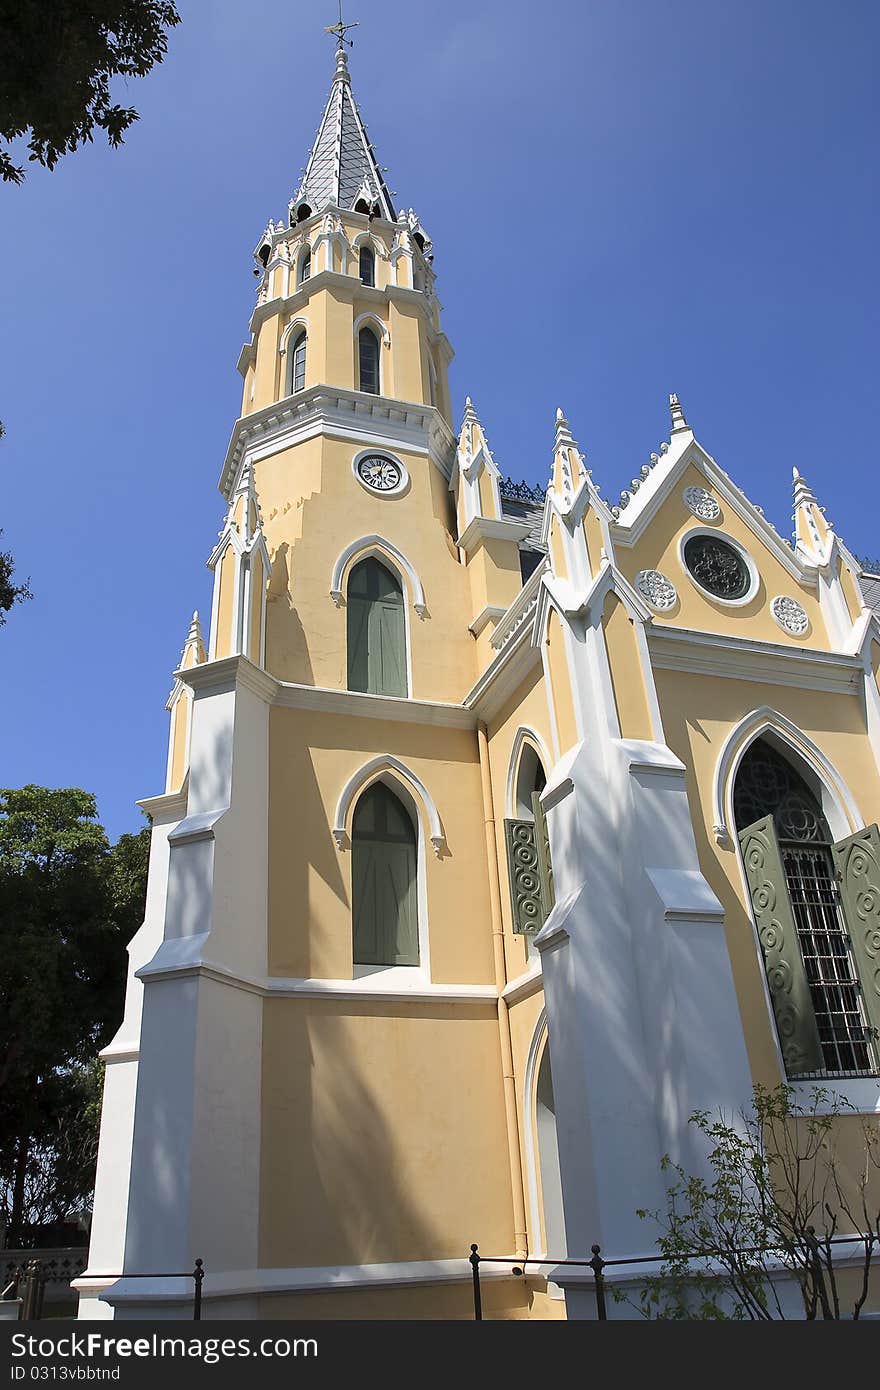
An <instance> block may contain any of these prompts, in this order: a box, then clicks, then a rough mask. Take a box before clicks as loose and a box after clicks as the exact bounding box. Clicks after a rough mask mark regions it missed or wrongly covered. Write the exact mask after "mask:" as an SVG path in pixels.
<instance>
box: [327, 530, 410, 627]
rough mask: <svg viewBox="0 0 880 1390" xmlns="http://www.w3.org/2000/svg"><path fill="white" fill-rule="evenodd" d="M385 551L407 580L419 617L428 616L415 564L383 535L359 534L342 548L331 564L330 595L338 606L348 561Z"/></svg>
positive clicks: (340, 601) (341, 598) (377, 554)
mask: <svg viewBox="0 0 880 1390" xmlns="http://www.w3.org/2000/svg"><path fill="white" fill-rule="evenodd" d="M383 552H384V553H385V554H386V555H387V557H388V558H389V559H391V560H392V561H393V562H394V563H396V564H397V566H398V567H399V569H400V570H402V571H403V573H404V574H405V575H406V577H407V579H408V580H409V585H410V593H411V596H412V606H413V608H414V609H415V610H416V612H417V613H418V615H419V617H420V618H426V617H427V616H428V605H427V603H426V601H425V591H424V589H423V588H422V581H421V580H420V579H419V576H418V574H417V572H416V568H415V565H413V564H412V563H411V561H409V560H408V559H407V558H406V556H405V555H404V553H403V551H402V550H398V548H397V546H396V545H395V544H394V543H393V541H389V540H386V539H385V537H384V536H377V535H370V536H361V537H360V538H359V539H358V540H356V541H351V542H350V543H349V544H348V545H347V546H346V547H345V549H344V550H343V552H342V554H341V555H340V556H339V558H338V559H337V561H336V564H335V565H334V566H333V573H332V575H331V577H330V597H331V598H332V600H333V602H334V603H335V604H336V607H337V608H339V607H341V606H342V601H343V597H344V595H343V588H342V584H343V576H344V574H345V571H346V570H347V568H348V565H349V562H350V561H351V560H353V559H354V557H355V556H356V555H357V556H358V557H362V556H366V555H376V556H377V558H378V557H379V556H380V555H381V554H382V553H383Z"/></svg>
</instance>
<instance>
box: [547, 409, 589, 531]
mask: <svg viewBox="0 0 880 1390" xmlns="http://www.w3.org/2000/svg"><path fill="white" fill-rule="evenodd" d="M555 423H556V435H555V438H554V441H553V471H552V473H551V482H552V485H553V487H554V489H555V491H556V493H557V495H558V496H559V498H560V500H561V502H562V506H563V510H568V509H569V508H570V507H571V505H572V503H573V501H574V498H575V494H576V493H577V492H578V491H579V489H580V487H581V484H582V483H584V482H586V479H587V469H586V468H585V466H584V459H583V455H582V454H580V453H579V452H578V446H577V441H576V440H575V439H574V437H573V435H572V433H571V428H570V426H569V423H568V420H567V419H566V418H565V415H564V413H563V410H562V407H561V406H560V407H559V408H558V409H557V411H556V422H555Z"/></svg>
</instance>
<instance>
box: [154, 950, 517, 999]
mask: <svg viewBox="0 0 880 1390" xmlns="http://www.w3.org/2000/svg"><path fill="white" fill-rule="evenodd" d="M161 956H162V953H161V951H160V952H159V953H158V955H157V957H156V958H155V959H156V960H157V961H158V963H157V964H154V963H153V962H152V961H151V962H150V963H149V964H148V965H145V966H143V967H142V968H141V969H140V970H139V971H138V972H137V974H138V978H139V979H141V980H146V981H149V980H170V979H185V978H194V977H196V976H201V977H202V978H204V979H208V980H213V981H214V983H215V984H222V985H228V986H229V987H230V988H231V989H240V990H244V991H245V993H247V994H258V995H260V996H261V997H262V998H263V999H278V998H287V999H326V1000H347V1001H353V1000H359V999H360V1000H370V1001H371V1002H374V1003H389V1002H391V1003H395V1002H400V1001H402V1000H407V1001H409V1002H410V1003H413V1004H435V1003H444V1004H472V1005H474V1006H477V1007H479V1006H483V1005H485V1004H494V1003H495V1002H496V1001H497V999H498V990H497V989H496V988H495V986H494V985H488V984H483V985H466V984H448V985H447V984H439V983H435V982H434V981H431V980H426V979H425V978H424V976H423V975H422V974H421V972H419V971H414V972H413V974H414V976H415V978H414V979H413V980H412V982H411V983H408V982H407V981H406V980H403V979H401V978H400V976H399V974H398V972H396V971H395V972H393V973H394V978H393V979H392V978H388V979H387V980H383V978H382V977H383V974H384V973H385V972H383V971H376V972H375V973H374V974H370V975H362V976H360V977H359V978H358V979H355V980H329V979H326V980H325V979H302V978H299V977H289V976H274V975H264V976H262V977H261V978H257V977H255V976H248V975H240V974H238V973H237V972H235V971H232V970H227V969H226V968H225V967H223V966H219V965H215V964H213V963H212V962H211V961H209V960H203V959H202V958H201V956H200V955H198V954H197V958H196V959H194V960H183V961H177V960H175V959H174V957H173V956H172V957H171V958H170V959H169V960H168V963H167V964H166V963H163V961H162V959H161ZM390 974H391V972H389V976H390Z"/></svg>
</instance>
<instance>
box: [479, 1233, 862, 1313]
mask: <svg viewBox="0 0 880 1390" xmlns="http://www.w3.org/2000/svg"><path fill="white" fill-rule="evenodd" d="M868 1240H869V1241H871V1245H872V1249H873V1245H874V1242H873V1240H872V1238H871V1237H870V1236H869V1237H868ZM805 1241H806V1246H807V1255H806V1261H807V1264H806V1269H805V1272H806V1273H808V1274H812V1275H813V1276H814V1277H816V1278H817V1279H818V1280H819V1281H820V1282H821V1280H822V1252H823V1251H824V1250H825V1248H826V1247H827V1246H832V1245H850V1246H852V1245H858V1244H859V1243H860V1242H861V1243H862V1244H865V1243H866V1238H865V1237H864V1236H862V1235H857V1234H854V1235H849V1236H834V1237H831V1238H824V1237H823V1239H822V1240H821V1241H820V1240H819V1239H818V1237H817V1236H816V1235H815V1234H814V1233H813V1232H812V1231H809V1232H807V1234H806V1237H805ZM590 1248H591V1250H592V1259H589V1260H570V1259H567V1258H566V1259H561V1260H554V1259H552V1258H551V1257H550V1256H548V1255H542V1256H541V1258H540V1259H533V1260H532V1261H531V1263H532V1264H535V1265H540V1266H541V1267H542V1268H544V1269H546V1268H548V1267H550V1266H552V1267H553V1268H554V1269H557V1268H559V1267H560V1266H571V1267H573V1268H580V1269H591V1270H592V1271H593V1292H594V1295H595V1298H596V1317H597V1319H598V1320H599V1321H600V1322H606V1321H607V1320H608V1304H607V1300H606V1293H607V1289H608V1281H607V1279H606V1277H605V1270H606V1269H612V1268H614V1267H615V1266H624V1265H625V1266H626V1267H627V1268H631V1267H632V1266H634V1265H655V1266H656V1265H660V1264H662V1262H663V1260H664V1258H665V1257H664V1256H663V1255H662V1253H660V1252H659V1251H658V1252H657V1253H655V1254H653V1255H639V1256H636V1257H634V1258H631V1259H621V1260H606V1259H605V1258H604V1257H603V1255H602V1247H601V1246H599V1245H593V1246H591V1247H590ZM729 1253H730V1252H729V1251H722V1250H694V1251H692V1252H691V1255H690V1258H692V1259H694V1260H697V1259H717V1258H718V1257H719V1256H721V1255H722V1254H729ZM737 1253H738V1254H740V1255H767V1254H769V1253H771V1252H769V1251H767V1250H759V1249H758V1248H757V1247H744V1248H743V1249H741V1250H739V1251H738V1252H737ZM468 1260H469V1262H470V1266H471V1270H472V1271H473V1289H474V1320H475V1321H476V1322H481V1321H482V1320H483V1296H482V1289H481V1286H480V1265H482V1264H493V1265H508V1266H509V1267H510V1272H511V1274H513V1275H516V1276H517V1277H518V1278H524V1277H525V1272H526V1266H527V1265H528V1264H529V1259H528V1257H527V1258H526V1259H524V1260H515V1259H511V1257H510V1256H509V1255H481V1254H480V1247H479V1246H478V1245H472V1246H471V1253H470V1255H469V1256H468ZM820 1301H821V1300H820Z"/></svg>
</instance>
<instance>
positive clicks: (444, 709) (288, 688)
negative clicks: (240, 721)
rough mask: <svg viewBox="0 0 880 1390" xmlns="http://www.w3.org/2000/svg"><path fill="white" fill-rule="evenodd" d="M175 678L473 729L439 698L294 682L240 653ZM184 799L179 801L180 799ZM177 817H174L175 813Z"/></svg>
mask: <svg viewBox="0 0 880 1390" xmlns="http://www.w3.org/2000/svg"><path fill="white" fill-rule="evenodd" d="M178 674H179V676H180V679H181V680H182V681H183V682H184V683H185V684H186V685H189V686H190V687H191V688H192V689H193V690H201V691H203V692H204V693H205V694H213V693H214V692H215V690H216V691H217V692H219V693H222V692H223V691H226V690H232V689H233V688H234V686H235V683H236V679H237V678H238V679H239V680H240V681H241V683H242V684H243V685H245V686H247V688H248V689H249V690H252V691H253V692H254V694H256V695H259V696H260V697H261V698H262V699H264V700H265V701H266V702H267V704H270V705H279V706H280V707H281V708H282V709H302V710H315V711H316V712H318V713H321V714H339V715H342V716H343V717H344V718H346V719H388V720H394V721H396V722H399V723H401V724H430V725H433V726H435V727H437V728H443V729H474V728H476V724H477V716H476V714H475V713H474V712H473V711H472V710H469V709H466V708H465V706H464V705H463V704H462V705H454V704H447V703H445V702H443V701H440V700H436V701H435V700H414V699H411V698H410V697H409V696H404V695H368V694H367V693H366V692H365V691H361V690H338V689H332V688H330V687H328V686H323V685H298V684H297V683H296V682H295V681H280V680H277V679H276V678H275V677H274V676H272V675H270V674H269V673H268V672H267V671H263V670H261V669H260V668H259V667H257V666H255V665H254V663H253V662H252V661H250V659H249V658H248V657H245V656H224V657H220V658H219V659H217V660H215V661H204V662H202V663H201V664H200V665H199V666H189V667H187V668H186V669H181V670H180V671H179V672H178ZM179 796H180V797H183V798H184V799H183V800H180V799H179ZM179 796H178V794H177V793H173V794H171V795H170V796H169V798H168V805H169V806H170V807H172V809H173V810H175V811H177V812H178V814H179V816H183V815H185V814H186V800H185V796H184V791H183V790H182V791H181V793H180V794H179ZM165 801H166V798H165V797H164V796H158V797H152V798H149V799H148V800H147V801H146V802H139V803H138V805H143V806H144V808H145V809H146V810H148V811H150V813H151V814H154V812H153V810H152V808H153V806H154V804H155V806H157V807H161V806H164V805H165ZM175 818H176V817H175Z"/></svg>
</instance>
